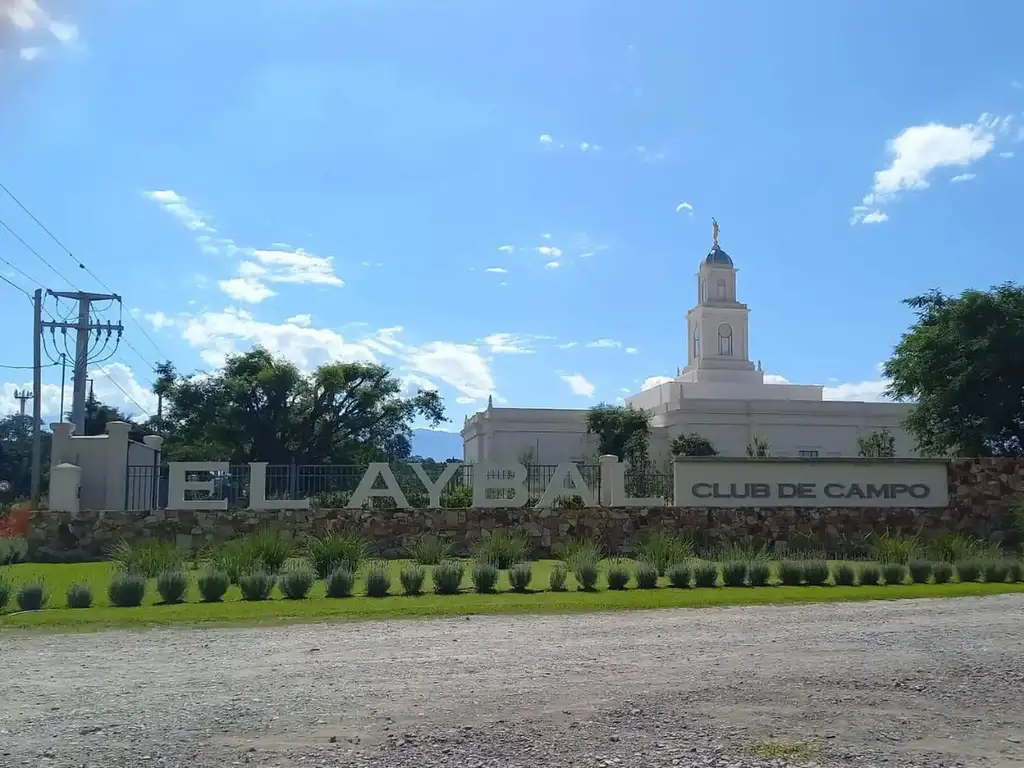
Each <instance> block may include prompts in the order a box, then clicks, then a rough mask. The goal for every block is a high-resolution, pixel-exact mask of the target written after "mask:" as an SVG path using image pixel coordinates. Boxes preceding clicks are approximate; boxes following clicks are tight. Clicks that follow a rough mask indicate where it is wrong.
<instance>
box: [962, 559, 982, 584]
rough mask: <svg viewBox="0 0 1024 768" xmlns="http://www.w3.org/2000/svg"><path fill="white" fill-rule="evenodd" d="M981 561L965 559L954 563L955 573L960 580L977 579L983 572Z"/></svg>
mask: <svg viewBox="0 0 1024 768" xmlns="http://www.w3.org/2000/svg"><path fill="white" fill-rule="evenodd" d="M983 570H984V569H983V568H982V567H981V563H980V562H979V561H977V560H965V561H964V562H962V563H957V564H956V573H957V576H958V577H959V578H960V581H961V582H964V583H966V582H969V581H978V580H979V579H981V574H982V572H983Z"/></svg>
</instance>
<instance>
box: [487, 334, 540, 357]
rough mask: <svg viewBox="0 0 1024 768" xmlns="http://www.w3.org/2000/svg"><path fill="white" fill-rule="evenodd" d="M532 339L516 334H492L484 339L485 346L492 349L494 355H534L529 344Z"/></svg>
mask: <svg viewBox="0 0 1024 768" xmlns="http://www.w3.org/2000/svg"><path fill="white" fill-rule="evenodd" d="M530 340H531V338H530V337H525V336H516V335H515V334H514V333H492V334H491V335H490V336H485V337H484V344H486V345H487V346H488V347H490V350H491V352H492V353H493V354H496V355H501V354H505V355H510V354H532V353H533V350H532V349H530V347H529V346H528V344H529V343H530Z"/></svg>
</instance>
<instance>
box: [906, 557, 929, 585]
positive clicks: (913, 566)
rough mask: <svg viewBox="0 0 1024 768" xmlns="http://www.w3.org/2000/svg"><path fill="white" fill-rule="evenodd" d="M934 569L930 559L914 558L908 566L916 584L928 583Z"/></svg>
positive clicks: (911, 578) (911, 577) (912, 579)
mask: <svg viewBox="0 0 1024 768" xmlns="http://www.w3.org/2000/svg"><path fill="white" fill-rule="evenodd" d="M932 569H933V565H932V563H931V561H930V560H914V561H912V562H911V563H910V565H909V566H908V570H909V571H910V580H911V581H912V582H914V583H915V584H927V583H928V582H929V580H930V579H931V577H932Z"/></svg>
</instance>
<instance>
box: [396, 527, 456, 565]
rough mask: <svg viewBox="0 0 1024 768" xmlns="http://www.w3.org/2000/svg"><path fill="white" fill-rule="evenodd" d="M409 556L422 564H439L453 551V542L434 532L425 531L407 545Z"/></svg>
mask: <svg viewBox="0 0 1024 768" xmlns="http://www.w3.org/2000/svg"><path fill="white" fill-rule="evenodd" d="M406 551H407V552H408V553H409V557H411V558H412V559H413V560H415V561H416V562H417V563H419V564H420V565H437V564H438V563H440V562H441V561H442V560H445V559H446V558H448V557H449V556H450V555H451V553H452V543H451V542H450V541H448V540H447V539H444V538H442V537H440V536H435V535H434V534H432V533H424V534H421V535H419V536H417V537H416V538H415V539H413V540H412V543H411V544H410V545H409V546H408V547H406Z"/></svg>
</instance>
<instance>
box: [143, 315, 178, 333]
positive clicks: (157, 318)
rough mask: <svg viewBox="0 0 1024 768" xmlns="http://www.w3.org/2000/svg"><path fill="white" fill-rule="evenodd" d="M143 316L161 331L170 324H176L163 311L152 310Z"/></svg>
mask: <svg viewBox="0 0 1024 768" xmlns="http://www.w3.org/2000/svg"><path fill="white" fill-rule="evenodd" d="M143 317H145V318H146V319H147V320H149V322H150V324H151V325H152V326H153V328H154V329H155V330H157V331H159V330H160V329H161V328H167V327H168V326H171V325H174V320H172V319H171V318H170V317H168V316H167V315H166V314H164V313H163V312H150V313H148V314H146V315H143Z"/></svg>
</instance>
